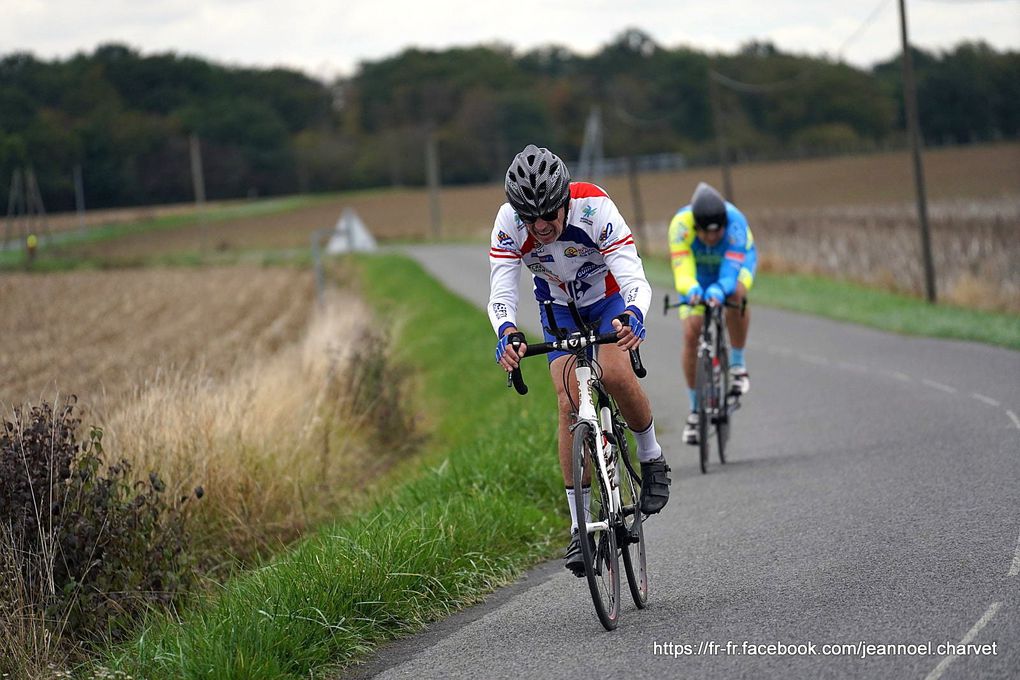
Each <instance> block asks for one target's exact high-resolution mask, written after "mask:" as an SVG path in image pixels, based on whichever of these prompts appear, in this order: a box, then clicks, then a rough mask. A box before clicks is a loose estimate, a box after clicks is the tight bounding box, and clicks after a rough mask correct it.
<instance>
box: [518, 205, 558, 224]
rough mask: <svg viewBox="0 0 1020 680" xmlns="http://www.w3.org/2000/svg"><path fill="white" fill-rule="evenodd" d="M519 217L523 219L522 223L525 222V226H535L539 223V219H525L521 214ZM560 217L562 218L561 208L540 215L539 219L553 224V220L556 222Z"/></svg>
mask: <svg viewBox="0 0 1020 680" xmlns="http://www.w3.org/2000/svg"><path fill="white" fill-rule="evenodd" d="M517 216H518V217H520V218H521V222H524V223H525V224H534V223H535V222H537V221H538V218H537V217H525V216H524V215H522V214H520V213H517ZM559 216H560V209H559V208H556V210H553V211H552V212H547V213H546V214H544V215H539V217H540V218H541V219H542V221H543V222H552V221H553V220H555V219H556V218H557V217H559Z"/></svg>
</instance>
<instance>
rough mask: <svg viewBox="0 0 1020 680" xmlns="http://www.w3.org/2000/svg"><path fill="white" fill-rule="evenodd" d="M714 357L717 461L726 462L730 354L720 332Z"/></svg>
mask: <svg viewBox="0 0 1020 680" xmlns="http://www.w3.org/2000/svg"><path fill="white" fill-rule="evenodd" d="M716 357H718V359H719V364H718V368H719V373H718V376H719V379H718V381H717V383H716V385H715V390H716V395H717V397H716V398H717V400H718V404H719V408H718V410H717V411H716V423H715V436H716V445H717V446H718V447H719V462H720V463H722V464H723V465H725V464H726V444H728V443H729V441H730V355H729V351H728V350H727V349H726V341H725V339H724V338H723V334H722V332H720V333H719V334H718V335H717V336H716Z"/></svg>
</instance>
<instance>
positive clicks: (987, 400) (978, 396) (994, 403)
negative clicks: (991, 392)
mask: <svg viewBox="0 0 1020 680" xmlns="http://www.w3.org/2000/svg"><path fill="white" fill-rule="evenodd" d="M970 396H972V397H974V398H975V399H977V400H978V401H983V402H985V403H986V404H988V405H989V406H999V402H997V401H995V400H994V399H992V398H991V397H986V396H985V395H983V394H978V393H977V392H975V393H974V394H972V395H970Z"/></svg>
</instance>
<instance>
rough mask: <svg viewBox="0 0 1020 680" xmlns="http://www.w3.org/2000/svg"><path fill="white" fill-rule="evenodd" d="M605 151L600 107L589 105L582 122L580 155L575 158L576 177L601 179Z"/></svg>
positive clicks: (591, 180) (598, 180) (591, 179)
mask: <svg viewBox="0 0 1020 680" xmlns="http://www.w3.org/2000/svg"><path fill="white" fill-rule="evenodd" d="M605 160H606V157H605V152H604V151H603V143H602V109H601V107H598V106H593V107H591V110H590V111H589V112H588V120H587V121H586V122H585V124H584V140H583V141H582V142H581V157H580V158H579V159H578V160H577V168H576V169H575V170H576V172H577V177H579V178H580V179H583V180H585V181H587V182H600V181H602V171H603V169H604V167H605Z"/></svg>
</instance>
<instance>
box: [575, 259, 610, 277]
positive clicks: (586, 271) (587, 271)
mask: <svg viewBox="0 0 1020 680" xmlns="http://www.w3.org/2000/svg"><path fill="white" fill-rule="evenodd" d="M605 267H606V265H604V264H597V263H595V262H585V263H584V264H582V265H581V268H580V269H578V270H577V278H579V279H586V278H588V277H589V276H592V275H594V274H596V273H598V272H599V271H601V270H603V269H605Z"/></svg>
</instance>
